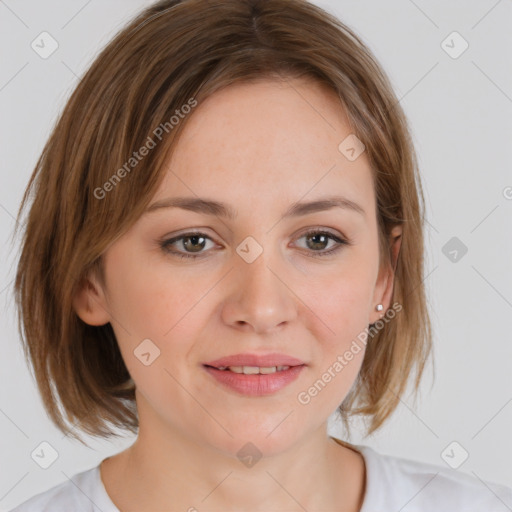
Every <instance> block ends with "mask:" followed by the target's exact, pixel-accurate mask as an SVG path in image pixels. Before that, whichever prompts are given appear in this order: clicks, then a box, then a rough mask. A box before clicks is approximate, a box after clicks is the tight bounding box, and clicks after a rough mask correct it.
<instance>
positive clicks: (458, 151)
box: [0, 0, 512, 511]
mask: <svg viewBox="0 0 512 512" xmlns="http://www.w3.org/2000/svg"><path fill="white" fill-rule="evenodd" d="M149 3H150V2H147V1H142V0H123V1H121V0H107V1H101V2H100V1H99V0H90V1H88V2H87V1H84V0H73V1H67V2H63V1H61V2H58V1H55V0H52V1H49V0H47V1H45V2H36V1H34V0H32V1H22V0H20V1H15V0H5V1H1V0H0V38H1V47H2V65H1V67H0V106H1V112H2V116H1V118H0V126H1V136H0V140H1V166H0V173H1V175H0V179H1V186H0V239H1V241H2V243H1V247H0V251H1V254H0V301H1V302H2V306H3V307H2V310H1V313H0V314H1V329H2V338H1V339H2V355H3V357H2V358H1V359H0V365H1V373H0V375H1V376H2V377H1V378H2V386H0V413H1V414H0V429H1V433H2V435H1V436H0V442H1V460H2V462H1V464H0V510H1V511H6V510H9V509H10V508H12V507H13V506H15V505H16V504H18V503H19V502H21V501H24V500H25V499H27V498H28V497H30V496H32V495H33V494H35V493H36V492H41V491H44V490H46V489H48V488H49V487H51V486H53V485H56V484H58V483H60V482H62V481H65V480H66V479H67V478H69V477H71V476H73V475H74V474H76V473H77V472H80V471H83V470H85V469H88V468H90V467H93V466H94V465H96V464H98V463H99V462H100V461H101V460H102V459H103V458H104V457H106V456H108V455H110V454H113V453H116V452H118V451H120V450H122V449H123V448H124V447H126V446H128V445H129V444H131V443H132V442H133V438H132V437H126V438H125V439H122V440H118V441H110V442H99V441H97V440H94V439H91V444H92V446H93V449H88V448H86V447H84V446H82V445H81V444H79V443H78V442H73V441H70V440H69V439H67V438H64V436H63V434H62V433H61V432H59V431H58V430H56V428H55V427H53V425H52V424H51V423H50V421H49V420H48V418H47V417H46V414H45V413H44V411H43V408H42V405H41V401H40V399H39V396H38V394H37V391H36V387H35V384H34V382H33V380H32V378H31V376H30V373H29V371H28V369H27V366H26V364H25V362H24V360H23V357H22V351H21V346H20V341H19V337H18V333H17V330H16V323H15V309H14V307H13V301H12V279H13V277H14V270H15V257H16V253H17V246H15V247H11V246H10V244H9V237H10V236H11V232H12V229H13V227H14V224H15V221H14V217H15V215H16V212H17V209H18V206H19V203H20V200H21V196H22V193H23V190H24V188H25V186H26V184H27V182H28V179H29V176H30V175H31V173H32V169H33V167H34V165H35V163H36V160H37V158H38V156H39V154H40V152H41V150H42V148H43V145H44V143H45V140H46V138H47V137H48V135H49V133H50V129H51V127H52V125H53V123H54V121H55V118H56V116H57V115H58V113H59V112H60V111H61V109H62V107H63V105H64V103H65V100H66V99H67V98H68V96H69V94H70V93H71V91H72V89H73V88H74V87H75V86H76V84H77V82H78V80H79V79H80V76H81V75H82V73H83V72H84V71H85V69H86V68H87V67H88V65H89V64H90V63H91V61H92V59H93V58H94V56H95V55H96V54H97V52H98V51H99V50H100V48H102V47H103V46H104V45H105V44H106V43H107V42H108V41H109V39H110V38H111V37H112V36H113V34H114V33H115V32H116V31H117V30H118V29H119V28H121V26H122V25H123V24H124V23H125V22H126V21H127V20H129V19H130V18H131V17H132V15H133V14H135V13H136V12H137V11H138V10H139V9H141V8H143V7H144V6H146V5H149ZM315 3H317V4H318V5H320V6H322V7H324V8H326V9H327V10H329V11H331V12H333V13H334V14H336V15H337V16H338V17H340V18H341V19H342V20H343V21H344V22H346V23H347V24H348V25H349V26H351V27H352V28H353V29H354V30H355V31H356V32H357V33H358V34H359V35H360V36H361V37H362V38H363V40H364V41H365V42H366V43H367V44H368V46H369V47H370V48H371V49H372V50H373V52H374V53H375V55H376V56H377V58H378V59H379V61H380V62H381V63H382V65H383V67H384V69H385V70H386V71H387V73H388V74H389V76H390V78H391V80H392V83H393V86H394V87H395V91H396V94H397V96H398V98H400V99H401V104H402V105H403V108H404V109H405V112H406V114H407V116H408V118H409V120H410V123H411V126H412V129H413V136H414V141H415V144H416V147H417V151H418V154H419V161H420V166H421V172H422V176H423V184H424V186H425V194H426V202H427V209H428V228H427V240H426V241H427V247H428V254H427V262H426V275H427V277H426V280H425V283H426V285H427V289H428V293H429V302H430V307H431V312H432V320H433V324H434V338H435V340H434V341H435V347H434V353H435V361H436V362H435V369H436V375H435V379H433V378H432V372H431V371H430V368H431V367H429V369H427V372H426V374H425V377H424V380H423V384H422V389H421V394H420V399H419V400H418V402H417V404H416V405H415V404H414V403H413V400H412V398H411V396H410V395H408V396H405V397H403V398H402V402H401V404H400V406H399V407H398V410H397V411H396V413H395V415H394V416H393V418H392V419H391V420H390V421H389V422H388V423H387V424H386V426H385V427H384V428H383V429H382V430H381V431H380V432H378V433H377V434H375V435H374V436H373V437H370V438H365V439H364V438H362V436H360V435H357V432H356V435H355V436H354V437H353V438H352V442H355V443H359V444H366V445H369V446H372V447H374V448H375V449H376V450H378V451H380V452H381V453H388V454H393V455H397V456H403V457H407V458H411V459H416V460H422V461H425V462H430V463H434V464H438V465H442V466H443V465H444V466H446V464H447V463H446V462H445V459H443V457H442V453H443V452H444V450H445V448H446V447H447V446H448V445H450V443H452V442H453V441H456V442H457V443H459V445H460V446H459V445H456V446H455V448H454V451H453V452H452V451H451V450H450V449H449V450H448V454H449V455H450V456H451V460H455V459H458V457H460V456H461V454H462V453H463V452H462V450H466V451H467V452H468V453H469V457H468V459H467V460H466V461H465V462H464V463H463V464H462V465H461V466H460V467H459V468H458V470H459V471H461V472H466V473H469V474H473V475H475V476H476V477H478V478H480V479H482V480H486V481H491V482H496V483H502V484H506V485H510V486H512V442H511V439H510V432H512V385H511V361H512V343H511V341H512V339H511V334H510V328H509V323H510V319H511V317H512V315H511V313H512V271H511V262H512V258H511V256H512V236H511V235H512V221H511V219H512V172H511V162H512V144H511V132H512V129H511V125H512V122H511V121H510V119H511V117H512V68H511V65H510V64H511V50H512V31H511V30H510V27H511V22H512V3H511V2H510V1H495V0H489V1H487V0H486V1H483V0H482V1H471V2H468V1H466V2H464V1H451V2H441V1H428V2H427V1H419V0H418V1H416V2H413V1H412V0H388V1H386V2H378V1H376V0H372V1H337V2H335V1H334V0H332V1H330V2H327V1H323V2H315ZM42 31H48V32H49V33H50V34H51V35H52V36H53V37H54V38H55V39H56V40H57V41H58V44H59V47H58V49H57V51H55V53H53V54H52V55H51V56H50V57H49V58H47V59H42V58H41V57H40V56H39V55H38V54H36V53H35V52H34V51H33V50H32V48H31V46H30V44H31V42H32V41H33V40H34V39H35V38H36V37H37V36H38V35H39V34H40V33H41V32H42ZM453 31H457V32H459V33H460V34H461V36H462V37H463V38H464V39H465V40H466V41H467V42H468V43H469V48H468V49H467V50H466V51H465V52H464V53H462V55H460V56H459V57H458V58H456V59H454V58H452V57H450V56H449V55H448V54H447V53H446V51H445V50H444V49H443V47H442V42H443V40H445V39H446V38H447V36H448V35H449V34H451V33H452V32H453ZM449 40H450V39H448V41H449ZM454 45H455V49H457V48H459V47H460V46H459V43H458V42H455V43H454ZM453 237H456V239H457V240H455V242H453V241H452V242H450V240H451V239H452V238H453ZM449 242H450V244H451V243H457V244H460V243H463V244H464V245H465V246H466V247H467V249H468V252H467V253H466V254H465V255H464V256H463V257H461V258H460V259H458V261H456V262H454V261H452V260H451V259H450V257H447V256H445V253H447V252H448V251H447V249H450V248H451V245H450V244H449ZM446 244H449V245H446ZM443 251H444V252H443ZM334 420H335V418H334V417H333V418H332V422H331V433H332V434H333V435H338V436H342V433H341V430H340V428H339V425H338V423H337V422H335V421H334ZM358 425H360V424H359V423H358V422H354V426H355V427H356V428H357V426H358ZM43 441H47V442H48V443H50V444H51V445H52V446H53V447H54V448H55V450H56V451H57V452H58V458H57V460H56V461H55V462H54V463H53V464H52V465H51V466H50V467H49V468H48V469H42V468H41V467H39V466H38V465H37V464H36V463H35V462H34V461H33V460H32V458H31V456H30V454H31V453H32V452H33V450H34V449H35V448H36V447H37V446H38V445H39V444H40V443H41V442H43ZM482 485H484V484H483V483H482ZM489 492H493V490H492V487H490V488H489ZM507 505H508V507H509V508H510V510H512V503H509V504H507ZM504 510H505V508H504Z"/></svg>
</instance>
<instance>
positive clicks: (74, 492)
mask: <svg viewBox="0 0 512 512" xmlns="http://www.w3.org/2000/svg"><path fill="white" fill-rule="evenodd" d="M98 480H99V467H98V466H97V467H94V468H92V469H88V470H86V471H82V472H81V473H78V474H76V475H74V476H73V477H72V478H71V479H68V480H66V481H64V482H62V483H61V484H58V485H56V486H54V487H52V488H50V489H48V490H46V491H44V492H41V493H39V494H36V495H35V496H32V497H31V498H29V499H28V500H26V501H24V502H23V503H21V504H20V505H18V506H17V507H15V508H13V509H12V510H11V511H10V512H69V511H70V510H76V511H78V510H79V511H80V512H89V511H90V512H97V511H98V507H100V510H104V509H103V508H102V503H100V502H101V499H102V496H101V494H100V493H99V491H101V489H98ZM98 496H99V499H96V498H97V497H98ZM104 512H106V510H104Z"/></svg>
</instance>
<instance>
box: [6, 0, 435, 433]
mask: <svg viewBox="0 0 512 512" xmlns="http://www.w3.org/2000/svg"><path fill="white" fill-rule="evenodd" d="M288 77H308V78H313V79H314V80H316V81H318V82H320V83H322V84H326V85H327V86H329V87H330V88H331V89H333V90H334V91H336V93H337V94H338V95H339V98H340V101H341V104H342V105H343V107H344V109H345V110H346V112H347V115H348V117H349V119H350V122H351V127H352V130H353V133H355V134H356V135H357V137H358V138H359V139H360V140H361V141H362V142H363V143H364V144H365V146H366V152H367V155H368V158H369V161H370V164H371V166H372V172H373V179H374V186H375V193H376V201H377V205H376V206H377V216H378V226H379V247H380V257H381V264H382V265H385V264H387V263H388V262H389V261H390V259H389V258H390V254H389V239H388V237H389V234H390V231H391V229H392V228H393V226H395V225H402V226H403V233H402V243H401V251H400V257H399V258H398V262H397V266H396V273H395V281H394V290H393V298H394V300H395V303H398V304H400V305H401V307H402V311H401V312H400V313H399V314H398V315H397V316H396V318H394V320H393V321H391V322H388V323H387V324H386V325H385V326H384V327H383V328H382V329H380V330H379V331H378V332H377V333H375V335H374V336H372V338H371V339H369V341H368V344H367V349H366V354H365V358H364V361H363V364H362V367H361V371H360V374H359V376H358V378H357V380H356V383H355V385H354V386H353V387H352V389H351V391H350V393H349V395H348V396H347V398H346V399H345V401H344V402H343V404H341V406H340V408H339V411H340V413H341V415H342V418H343V420H344V423H345V426H347V425H348V423H347V421H348V418H349V417H350V415H354V414H361V415H363V416H365V417H369V418H370V420H371V423H370V426H369V433H372V432H373V431H374V430H376V429H377V428H379V427H380V426H381V425H382V423H383V422H384V421H385V420H386V418H388V416H389V415H390V414H391V413H392V412H393V411H394V409H395V408H396V406H397V404H398V402H399V400H400V396H401V395H402V394H403V392H404V390H405V389H406V384H407V382H408V379H409V376H410V375H411V373H412V370H413V369H414V368H415V369H416V381H415V390H416V391H417V388H418V385H419V382H420V377H421V375H422V373H423V369H424V366H425V363H426V361H427V360H428V356H429V355H430V352H431V326H430V320H429V315H428V311H427V305H426V298H425V289H424V283H423V280H424V275H423V251H424V240H423V232H422V229H423V223H424V221H423V215H424V208H425V207H424V199H423V192H422V188H421V182H420V179H419V174H418V170H417V161H416V156H415V153H414V148H413V144H412V141H411V136H410V133H409V129H408V126H407V121H406V118H405V115H404V113H403V111H402V109H401V107H400V105H399V102H398V101H397V98H396V97H395V95H394V93H393V90H392V87H391V85H390V82H389V80H388V78H387V77H386V75H385V73H384V72H383V70H382V69H381V68H380V66H379V64H378V63H377V62H376V60H375V58H374V57H373V56H372V54H371V52H370V51H369V49H368V48H367V47H366V46H365V45H364V43H363V42H362V41H361V39H359V38H358V36H356V35H355V33H354V32H353V31H352V30H350V29H349V28H348V27H347V26H346V25H344V24H343V23H342V22H341V21H340V20H338V19H337V18H336V17H334V16H333V15H331V14H329V13H327V12H325V11H324V10H322V9H321V8H319V7H317V6H315V5H313V4H310V3H308V2H306V1H304V0H222V1H216V2H213V1H205V0H183V1H179V0H163V1H160V2H157V3H155V4H153V5H151V6H150V7H148V8H147V9H145V10H144V11H143V12H141V14H139V15H138V16H137V17H136V18H135V19H134V20H133V21H131V22H130V23H129V25H127V26H126V27H125V28H123V29H122V30H121V31H120V32H119V33H118V34H117V35H116V36H115V37H114V39H113V40H112V41H111V42H110V43H109V44H108V45H107V46H106V47H105V48H104V49H103V50H102V51H101V52H100V54H99V55H98V57H97V58H96V59H95V60H94V62H93V64H92V65H91V67H90V69H89V70H88V71H87V73H86V74H85V76H84V77H83V79H82V80H81V81H80V83H79V84H78V86H77V87H76V89H75V90H74V92H73V94H72V95H71V97H70V99H69V100H68V102H67V104H66V105H65V108H64V110H63V112H62V114H61V116H60V118H59V120H58V121H57V123H56V125H55V127H54V129H53V131H52V134H51V136H50V137H49V140H48V142H47V144H46V146H45V147H44V150H43V152H42V154H41V156H40V158H39V160H38V162H37V164H36V167H35V169H34V172H33V174H32V176H31V178H30V181H29V183H28V185H27V189H26V191H25V194H24V196H23V199H22V202H21V205H20V209H19V212H18V219H20V217H21V214H22V211H23V209H24V207H25V206H26V204H27V202H28V199H29V195H30V193H31V192H32V193H33V202H32V204H31V207H30V211H29V214H28V219H27V222H26V229H25V231H24V235H23V240H22V247H21V249H22V250H21V254H20V258H19V263H18V268H17V273H16V280H15V294H16V302H17V306H18V310H19V317H18V325H19V330H20V334H21V338H22V340H23V349H24V353H25V357H26V359H27V360H28V361H30V362H31V363H32V365H33V368H34V372H35V378H36V381H37V385H38V388H39V392H40V394H41V397H42V400H43V404H44V407H45V409H46V411H47V412H48V414H49V416H50V419H51V420H52V421H53V422H54V423H55V424H56V425H57V427H58V428H59V429H61V430H62V431H63V432H65V433H66V434H69V435H71V436H73V437H75V438H76V439H78V440H79V441H80V442H83V441H82V440H81V438H80V436H79V435H77V433H76V432H74V431H73V430H72V427H71V426H69V425H68V424H66V421H67V422H70V423H72V424H73V426H76V427H78V429H81V430H82V431H84V432H86V433H88V434H90V435H93V436H99V437H109V436H112V435H114V436H115V435H118V434H116V433H115V431H114V430H113V429H112V428H111V427H112V426H115V427H120V428H122V429H127V430H130V431H131V432H133V433H135V432H136V430H137V427H138V416H137V410H136V405H135V389H134V383H133V381H132V380H131V378H130V375H129V373H128V371H127V368H126V366H125V364H124V361H123V359H122V357H121V353H120V351H119V348H118V345H117V341H116V338H115V336H114V332H113V330H112V327H111V325H110V324H106V325H103V326H91V325H87V324H85V323H84V322H83V321H81V320H80V318H79V317H78V316H77V314H76V313H75V311H74V308H73V297H74V295H75V293H76V292H77V290H78V289H79V287H80V286H81V285H82V284H83V283H84V279H85V278H86V277H87V276H88V275H89V272H91V271H95V272H97V273H98V277H99V279H100V281H101V282H104V276H103V274H102V264H101V261H102V260H101V255H102V254H103V253H104V251H105V250H106V249H107V248H108V246H109V245H110V244H111V243H112V242H113V241H114V240H115V239H116V238H117V237H119V236H120V235H122V234H123V233H124V232H125V231H126V230H127V229H128V228H129V227H130V226H131V225H132V224H133V223H134V222H135V221H136V220H137V219H138V218H139V216H140V215H141V213H142V211H143V210H144V208H145V207H146V206H147V205H148V203H149V201H150V200H151V198H152V196H153V195H154V193H155V191H156V189H157V187H158V186H159V184H160V182H161V180H162V178H163V176H164V173H163V172H162V169H163V163H164V162H165V161H167V159H168V158H169V155H170V152H171V151H172V149H173V148H174V146H175V144H176V141H177V140H178V136H179V134H180V132H181V131H182V130H183V128H184V126H186V123H187V120H188V119H189V118H190V116H187V115H185V116H180V115H179V112H186V109H185V108H184V106H185V105H193V104H194V103H193V102H194V101H199V102H200V101H201V100H202V99H204V98H206V97H208V96H210V95H211V94H213V93H214V92H215V91H217V90H219V89H221V88H222V87H225V86H227V85H229V84H232V83H234V82H242V81H245V82H247V81H251V80H259V79H262V78H272V79H278V80H286V79H287V78H288ZM191 108H192V107H191ZM191 115H193V113H192V114H191ZM173 116H175V117H176V116H178V117H179V118H180V119H179V122H177V123H175V122H174V121H171V118H172V117H173ZM176 119H177V117H176ZM158 127H159V128H160V131H161V132H162V133H161V134H162V135H165V137H164V136H162V137H161V140H162V142H161V143H160V140H158V141H156V139H157V137H156V136H155V131H156V130H157V128H158ZM164 131H165V134H164V133H163V132H164ZM150 139H151V140H153V142H155V146H154V148H152V149H151V150H150V151H147V152H146V155H145V157H144V158H143V159H140V160H138V159H136V158H135V157H134V151H137V150H138V149H139V148H142V147H143V146H144V145H146V146H147V145H149V140H150ZM175 139H176V140H175ZM340 142H341V141H340ZM132 164H133V165H132ZM122 169H124V171H122ZM116 170H117V171H116ZM121 179H122V182H121ZM420 207H421V209H420ZM59 401H60V404H61V405H62V411H60V410H59V408H58V402H59ZM356 406H358V407H356ZM65 418H66V420H65Z"/></svg>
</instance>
